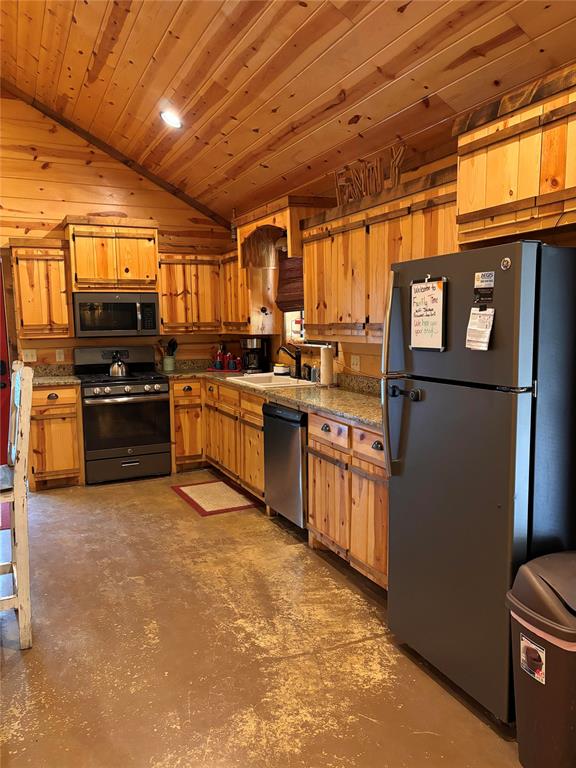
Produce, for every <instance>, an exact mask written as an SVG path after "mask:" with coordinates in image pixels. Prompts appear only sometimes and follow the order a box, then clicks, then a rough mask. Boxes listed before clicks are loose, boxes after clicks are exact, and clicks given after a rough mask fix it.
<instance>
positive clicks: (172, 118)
mask: <svg viewBox="0 0 576 768" xmlns="http://www.w3.org/2000/svg"><path fill="white" fill-rule="evenodd" d="M160 117H161V118H162V120H164V122H165V123H166V125H169V126H170V127H171V128H182V120H180V118H179V117H178V115H177V114H176V112H172V110H171V109H165V110H164V111H163V112H160Z"/></svg>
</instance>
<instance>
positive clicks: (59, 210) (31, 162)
mask: <svg viewBox="0 0 576 768" xmlns="http://www.w3.org/2000/svg"><path fill="white" fill-rule="evenodd" d="M0 109H1V115H2V133H1V137H0V173H1V176H2V190H1V205H2V208H1V209H0V246H2V245H5V244H6V242H7V240H8V238H9V237H22V236H30V237H35V238H38V237H63V234H64V232H63V229H62V226H61V222H62V219H63V218H64V217H65V216H67V215H71V216H85V215H91V216H105V215H107V216H110V215H114V216H121V217H128V218H138V219H156V220H157V221H158V222H159V223H160V230H159V235H160V238H161V239H162V240H164V241H170V240H178V239H181V240H186V242H187V243H188V244H191V245H193V246H195V247H196V248H197V250H198V251H199V252H204V253H223V252H225V251H227V250H230V248H231V247H232V244H231V243H230V240H229V234H228V232H227V231H226V230H225V229H224V228H222V227H219V226H218V225H217V224H214V222H212V221H211V220H210V219H208V218H207V217H206V216H204V215H203V214H201V213H199V212H198V211H196V210H195V209H194V208H191V207H190V206H189V205H187V204H186V203H184V202H182V201H181V200H178V199H177V198H176V197H174V196H173V195H171V194H169V193H168V192H166V191H164V190H163V189H160V188H159V187H157V186H155V185H154V184H153V183H152V182H150V181H148V180H147V179H145V178H143V177H142V176H140V175H139V174H137V173H136V172H135V171H133V170H131V169H130V168H127V167H126V166H125V165H123V164H122V163H121V162H119V161H118V160H115V159H113V158H112V157H110V156H109V155H107V154H106V153H105V152H103V151H101V150H99V149H97V148H96V147H94V146H93V145H91V144H89V143H88V142H86V141H85V140H84V139H82V138H80V137H79V136H77V135H76V134H75V133H73V132H72V131H69V130H67V129H66V128H63V127H62V126H61V125H59V124H58V123H56V122H54V121H53V120H50V119H49V118H47V117H45V116H44V115H43V114H41V113H40V112H39V111H38V110H36V109H34V108H33V107H31V106H30V105H28V104H25V103H24V102H23V101H21V100H20V99H17V98H14V97H13V96H11V95H9V94H7V93H6V92H3V93H2V94H1V99H0Z"/></svg>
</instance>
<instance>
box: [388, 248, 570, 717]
mask: <svg viewBox="0 0 576 768" xmlns="http://www.w3.org/2000/svg"><path fill="white" fill-rule="evenodd" d="M472 310H474V312H472ZM382 359H383V380H382V411H383V431H384V438H385V439H384V443H385V449H386V450H385V454H386V459H387V462H388V464H389V469H390V472H391V478H390V494H389V495H390V531H389V535H390V538H389V548H390V551H389V596H388V619H389V626H390V628H391V630H392V631H393V632H394V633H395V635H396V636H397V639H398V640H399V641H400V642H402V643H405V644H407V645H408V646H410V647H412V648H413V649H414V650H416V651H417V652H418V653H419V654H420V655H421V656H423V657H424V658H425V659H427V660H428V661H429V662H430V663H431V664H432V665H434V666H435V667H436V668H437V669H438V670H439V671H440V672H442V673H443V674H444V675H445V676H447V677H448V678H449V679H450V680H451V681H452V682H453V683H455V684H456V685H457V686H459V687H460V688H462V689H463V690H464V691H465V692H466V693H467V694H469V695H470V696H471V697H472V698H473V699H475V700H476V701H477V702H479V703H480V704H481V705H482V706H483V707H485V708H486V709H487V710H489V711H490V712H491V713H493V715H495V716H496V717H497V718H498V719H499V720H501V721H505V722H509V721H511V720H512V719H513V716H514V712H513V697H512V688H511V659H510V635H509V617H508V614H507V610H506V607H505V604H504V597H505V594H506V591H507V590H508V589H509V588H510V585H511V584H512V580H513V577H514V574H515V572H516V570H517V569H518V567H519V566H520V565H521V564H522V563H524V562H526V561H527V560H529V559H531V558H533V557H536V556H538V555H541V554H544V553H548V552H553V551H559V550H564V549H576V451H575V446H574V434H575V430H574V422H575V413H576V408H575V405H574V401H575V398H576V390H575V386H576V379H575V373H576V249H571V248H557V247H550V246H545V245H542V244H540V243H538V242H517V243H512V244H506V245H498V246H491V247H486V248H481V249H478V250H474V251H468V252H462V253H455V254H450V255H446V256H438V257H434V258H431V259H420V260H416V261H411V262H406V263H401V264H395V265H393V266H392V272H391V279H390V281H389V291H388V303H387V320H386V323H385V327H384V343H383V354H382Z"/></svg>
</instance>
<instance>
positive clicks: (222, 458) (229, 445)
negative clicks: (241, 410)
mask: <svg viewBox="0 0 576 768" xmlns="http://www.w3.org/2000/svg"><path fill="white" fill-rule="evenodd" d="M217 413H218V429H217V438H218V442H219V446H218V454H219V457H218V460H219V463H220V464H221V465H222V466H223V467H224V468H225V469H227V470H228V472H230V474H232V475H237V474H238V444H239V439H238V416H237V415H236V414H235V413H234V412H233V411H228V410H224V409H222V408H218V411H217Z"/></svg>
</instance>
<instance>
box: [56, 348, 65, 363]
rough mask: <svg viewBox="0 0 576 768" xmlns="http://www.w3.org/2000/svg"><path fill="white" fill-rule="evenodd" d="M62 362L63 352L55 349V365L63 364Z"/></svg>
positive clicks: (63, 358)
mask: <svg viewBox="0 0 576 768" xmlns="http://www.w3.org/2000/svg"><path fill="white" fill-rule="evenodd" d="M64 360H65V356H64V350H63V349H57V350H56V362H57V363H63V362H64Z"/></svg>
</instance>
